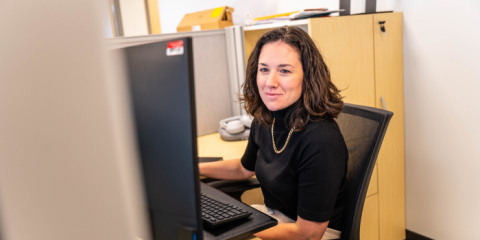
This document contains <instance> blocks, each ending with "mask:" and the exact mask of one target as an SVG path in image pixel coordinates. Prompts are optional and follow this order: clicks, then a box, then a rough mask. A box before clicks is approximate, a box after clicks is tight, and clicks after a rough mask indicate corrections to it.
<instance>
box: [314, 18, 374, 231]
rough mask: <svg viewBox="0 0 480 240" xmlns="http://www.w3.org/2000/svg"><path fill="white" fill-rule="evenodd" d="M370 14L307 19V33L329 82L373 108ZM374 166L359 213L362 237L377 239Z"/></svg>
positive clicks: (348, 97)
mask: <svg viewBox="0 0 480 240" xmlns="http://www.w3.org/2000/svg"><path fill="white" fill-rule="evenodd" d="M372 21H373V17H372V16H371V15H362V16H346V17H332V18H314V19H310V20H309V28H308V32H309V34H310V36H311V37H312V39H313V40H314V41H315V44H316V45H317V47H318V48H319V50H320V52H321V54H322V56H323V58H324V61H325V62H326V64H327V66H328V68H329V70H330V75H331V77H332V81H333V83H334V84H335V85H336V86H337V87H338V88H339V89H341V90H343V91H342V93H341V94H342V96H344V97H345V99H344V101H345V102H347V103H353V104H359V105H365V106H370V107H375V75H374V72H375V69H374V50H373V24H372ZM377 174H378V173H377V168H375V170H374V172H373V176H372V180H371V181H370V186H369V189H368V193H367V196H368V197H367V200H366V202H365V207H364V209H363V214H362V216H363V217H362V223H361V227H360V234H361V236H363V237H364V238H362V239H378V237H379V236H378V235H379V232H378V228H379V225H378V220H379V219H378V194H376V193H379V194H380V191H378V188H377V176H378V175H377Z"/></svg>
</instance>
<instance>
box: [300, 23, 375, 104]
mask: <svg viewBox="0 0 480 240" xmlns="http://www.w3.org/2000/svg"><path fill="white" fill-rule="evenodd" d="M308 32H309V34H310V36H311V37H312V38H313V40H314V41H315V44H317V47H318V48H319V50H320V53H321V54H322V56H323V59H324V61H325V62H326V64H327V66H328V68H329V69H330V75H331V77H332V81H333V82H334V83H335V85H336V86H337V87H338V88H339V89H340V90H343V91H342V93H341V94H342V96H344V97H345V99H344V101H345V102H347V103H354V104H359V105H365V106H370V107H374V106H375V76H374V70H375V69H374V65H373V64H374V58H373V54H374V52H373V27H372V16H371V15H363V16H347V17H331V18H313V19H310V20H309V24H308Z"/></svg>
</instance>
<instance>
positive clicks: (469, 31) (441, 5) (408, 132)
mask: <svg viewBox="0 0 480 240" xmlns="http://www.w3.org/2000/svg"><path fill="white" fill-rule="evenodd" d="M395 11H403V13H404V62H405V65H404V66H405V70H404V71H405V151H406V210H407V213H406V214H407V215H406V221H407V222H406V226H407V229H409V230H411V231H414V232H417V233H419V234H422V235H425V236H427V237H430V238H434V239H464V240H469V239H470V240H474V239H475V240H478V239H480V228H479V227H478V226H480V206H479V204H480V187H479V183H480V124H479V123H480V110H479V104H480V60H479V58H480V45H479V43H480V31H479V29H480V28H479V25H480V15H479V13H480V1H478V0H463V1H456V0H442V1H433V0H428V1H427V0H423V1H418V0H402V1H396V5H395Z"/></svg>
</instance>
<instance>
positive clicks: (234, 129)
mask: <svg viewBox="0 0 480 240" xmlns="http://www.w3.org/2000/svg"><path fill="white" fill-rule="evenodd" d="M252 121H253V117H252V116H250V115H242V116H236V117H231V118H227V119H223V120H221V121H220V127H219V128H218V132H219V133H220V137H221V138H222V139H223V140H225V141H239V140H247V139H248V136H249V135H250V127H251V126H252Z"/></svg>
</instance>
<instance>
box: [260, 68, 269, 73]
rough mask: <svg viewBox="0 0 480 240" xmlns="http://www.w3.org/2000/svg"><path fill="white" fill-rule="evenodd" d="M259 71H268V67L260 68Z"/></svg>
mask: <svg viewBox="0 0 480 240" xmlns="http://www.w3.org/2000/svg"><path fill="white" fill-rule="evenodd" d="M260 72H268V69H266V68H260Z"/></svg>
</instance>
